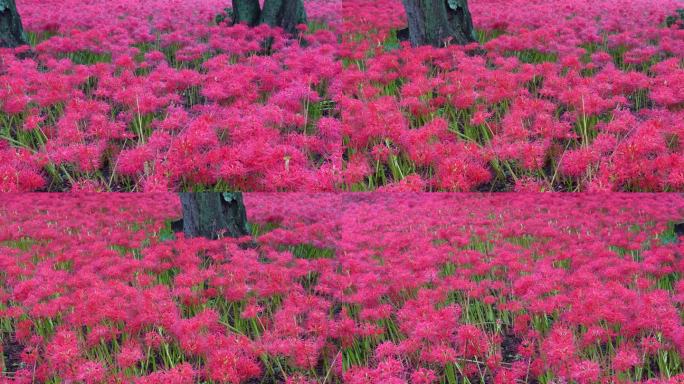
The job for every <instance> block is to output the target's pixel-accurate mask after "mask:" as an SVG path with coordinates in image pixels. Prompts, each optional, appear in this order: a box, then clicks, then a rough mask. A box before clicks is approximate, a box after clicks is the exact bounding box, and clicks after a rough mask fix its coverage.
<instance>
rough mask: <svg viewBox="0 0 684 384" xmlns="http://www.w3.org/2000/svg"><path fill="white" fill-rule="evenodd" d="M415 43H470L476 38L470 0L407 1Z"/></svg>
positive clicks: (443, 44)
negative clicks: (469, 5) (469, 4)
mask: <svg viewBox="0 0 684 384" xmlns="http://www.w3.org/2000/svg"><path fill="white" fill-rule="evenodd" d="M403 1H404V8H405V9H406V16H407V18H408V26H409V40H410V41H411V44H412V45H413V46H418V45H432V46H435V47H443V46H445V45H446V44H468V43H472V42H474V41H476V40H475V34H474V32H473V21H472V17H471V16H470V10H469V9H468V0H403Z"/></svg>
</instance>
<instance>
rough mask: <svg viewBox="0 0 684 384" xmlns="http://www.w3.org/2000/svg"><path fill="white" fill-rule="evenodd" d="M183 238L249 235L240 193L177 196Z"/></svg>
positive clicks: (245, 212)
mask: <svg viewBox="0 0 684 384" xmlns="http://www.w3.org/2000/svg"><path fill="white" fill-rule="evenodd" d="M180 198H181V205H182V206H183V232H184V233H185V236H186V237H206V238H209V239H217V238H219V237H241V236H247V235H249V234H250V231H249V225H248V223H247V211H246V210H245V205H244V202H243V199H242V193H220V192H213V193H181V194H180Z"/></svg>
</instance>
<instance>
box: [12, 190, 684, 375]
mask: <svg viewBox="0 0 684 384" xmlns="http://www.w3.org/2000/svg"><path fill="white" fill-rule="evenodd" d="M245 202H246V205H247V210H248V213H249V220H250V222H251V223H252V228H253V232H254V237H255V242H252V240H251V239H249V238H245V239H227V238H224V239H219V240H207V239H185V238H184V236H183V235H182V234H174V233H173V232H171V230H170V223H171V222H172V221H173V220H175V219H176V218H177V217H178V216H179V215H180V204H179V201H178V197H177V196H176V195H173V194H159V195H138V196H133V195H107V194H69V195H50V194H47V195H43V194H41V195H33V194H22V195H8V196H5V198H3V200H2V201H1V202H0V346H2V349H0V357H1V358H0V372H3V374H2V375H0V383H3V384H9V383H12V384H17V383H33V382H45V383H58V382H79V383H124V382H125V383H140V384H142V383H165V382H171V383H179V384H180V383H188V384H191V383H196V382H206V383H250V382H259V381H262V382H285V383H293V384H294V383H349V384H362V383H380V382H382V383H409V384H419V383H421V384H427V383H448V384H456V383H496V384H511V383H530V382H537V383H544V384H551V383H562V382H563V383H576V384H592V383H650V384H656V383H661V384H664V383H673V384H674V383H678V382H681V380H683V379H684V375H683V374H684V367H683V366H682V360H681V356H682V354H684V326H682V322H681V318H682V307H681V305H682V301H683V300H684V284H682V282H681V280H680V278H681V275H682V273H683V272H684V264H683V263H682V254H684V245H683V243H682V242H681V241H678V240H677V238H676V236H675V232H674V231H673V225H672V223H673V222H675V221H679V220H681V219H682V217H684V198H682V197H680V196H677V195H636V194H634V195H612V196H611V198H610V199H606V198H605V196H596V195H594V196H585V195H555V194H549V195H542V196H539V195H534V194H533V195H528V194H516V195H508V194H501V195H449V194H434V195H428V196H426V195H416V194H410V193H405V194H368V195H366V194H364V195H350V194H339V195H305V194H272V195H270V194H247V195H246V196H245ZM397 217H401V218H402V219H401V220H397V219H396V218H397Z"/></svg>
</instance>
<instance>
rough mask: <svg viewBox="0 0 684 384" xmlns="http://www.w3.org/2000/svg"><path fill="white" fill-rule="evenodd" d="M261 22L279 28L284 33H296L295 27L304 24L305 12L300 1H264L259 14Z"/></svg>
mask: <svg viewBox="0 0 684 384" xmlns="http://www.w3.org/2000/svg"><path fill="white" fill-rule="evenodd" d="M261 22H262V23H266V24H268V25H270V26H272V27H281V28H283V29H284V30H285V31H286V32H288V33H291V34H295V33H297V28H296V27H297V25H299V24H306V10H305V9H304V2H303V1H302V0H266V2H265V3H264V9H263V11H262V12H261Z"/></svg>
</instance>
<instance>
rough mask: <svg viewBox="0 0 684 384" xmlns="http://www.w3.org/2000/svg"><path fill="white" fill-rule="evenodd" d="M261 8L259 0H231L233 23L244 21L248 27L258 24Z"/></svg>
mask: <svg viewBox="0 0 684 384" xmlns="http://www.w3.org/2000/svg"><path fill="white" fill-rule="evenodd" d="M260 18H261V9H260V8H259V0H233V23H234V24H239V23H246V24H247V25H249V26H250V27H254V26H256V25H257V24H259V20H260Z"/></svg>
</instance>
